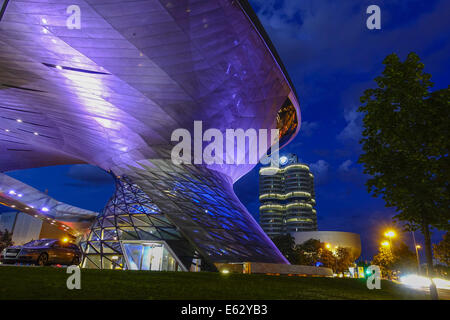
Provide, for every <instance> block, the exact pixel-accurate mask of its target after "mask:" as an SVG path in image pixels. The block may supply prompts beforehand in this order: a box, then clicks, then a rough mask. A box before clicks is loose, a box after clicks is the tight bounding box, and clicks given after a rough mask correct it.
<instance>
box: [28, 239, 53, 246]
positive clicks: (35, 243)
mask: <svg viewBox="0 0 450 320" xmlns="http://www.w3.org/2000/svg"><path fill="white" fill-rule="evenodd" d="M54 242H55V240H49V239H43V240H34V241H30V242H28V243H25V244H24V245H23V246H24V247H49V246H50V245H52V244H53V243H54Z"/></svg>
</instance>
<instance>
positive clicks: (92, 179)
mask: <svg viewBox="0 0 450 320" xmlns="http://www.w3.org/2000/svg"><path fill="white" fill-rule="evenodd" d="M67 176H68V177H69V178H72V179H75V180H79V181H82V182H85V183H94V184H112V183H114V181H113V178H112V177H111V176H110V175H109V174H108V173H107V172H106V171H104V170H102V169H100V168H98V167H95V166H91V165H86V164H77V165H73V166H71V167H70V169H69V171H68V172H67Z"/></svg>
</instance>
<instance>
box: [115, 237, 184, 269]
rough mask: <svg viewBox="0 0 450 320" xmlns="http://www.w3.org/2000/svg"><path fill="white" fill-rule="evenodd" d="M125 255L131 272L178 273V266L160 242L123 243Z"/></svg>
mask: <svg viewBox="0 0 450 320" xmlns="http://www.w3.org/2000/svg"><path fill="white" fill-rule="evenodd" d="M122 245H123V248H124V253H125V255H126V258H127V262H128V268H129V269H130V270H149V271H176V270H177V269H178V264H177V263H176V261H175V259H174V257H173V256H172V255H171V254H170V252H169V251H168V250H167V248H166V246H165V245H164V243H159V242H123V243H122Z"/></svg>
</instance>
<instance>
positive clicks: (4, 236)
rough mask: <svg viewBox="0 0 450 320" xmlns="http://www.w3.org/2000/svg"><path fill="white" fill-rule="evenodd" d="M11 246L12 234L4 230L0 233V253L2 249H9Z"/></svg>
mask: <svg viewBox="0 0 450 320" xmlns="http://www.w3.org/2000/svg"><path fill="white" fill-rule="evenodd" d="M12 245H13V242H12V233H10V232H9V231H8V230H6V229H5V231H4V232H2V231H0V252H1V251H3V249H5V248H7V247H10V246H12Z"/></svg>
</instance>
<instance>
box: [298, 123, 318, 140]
mask: <svg viewBox="0 0 450 320" xmlns="http://www.w3.org/2000/svg"><path fill="white" fill-rule="evenodd" d="M318 126H319V123H318V122H309V121H303V122H302V124H301V126H300V133H299V134H300V135H302V136H304V137H310V136H312V134H313V131H314V130H316V129H317V128H318Z"/></svg>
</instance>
